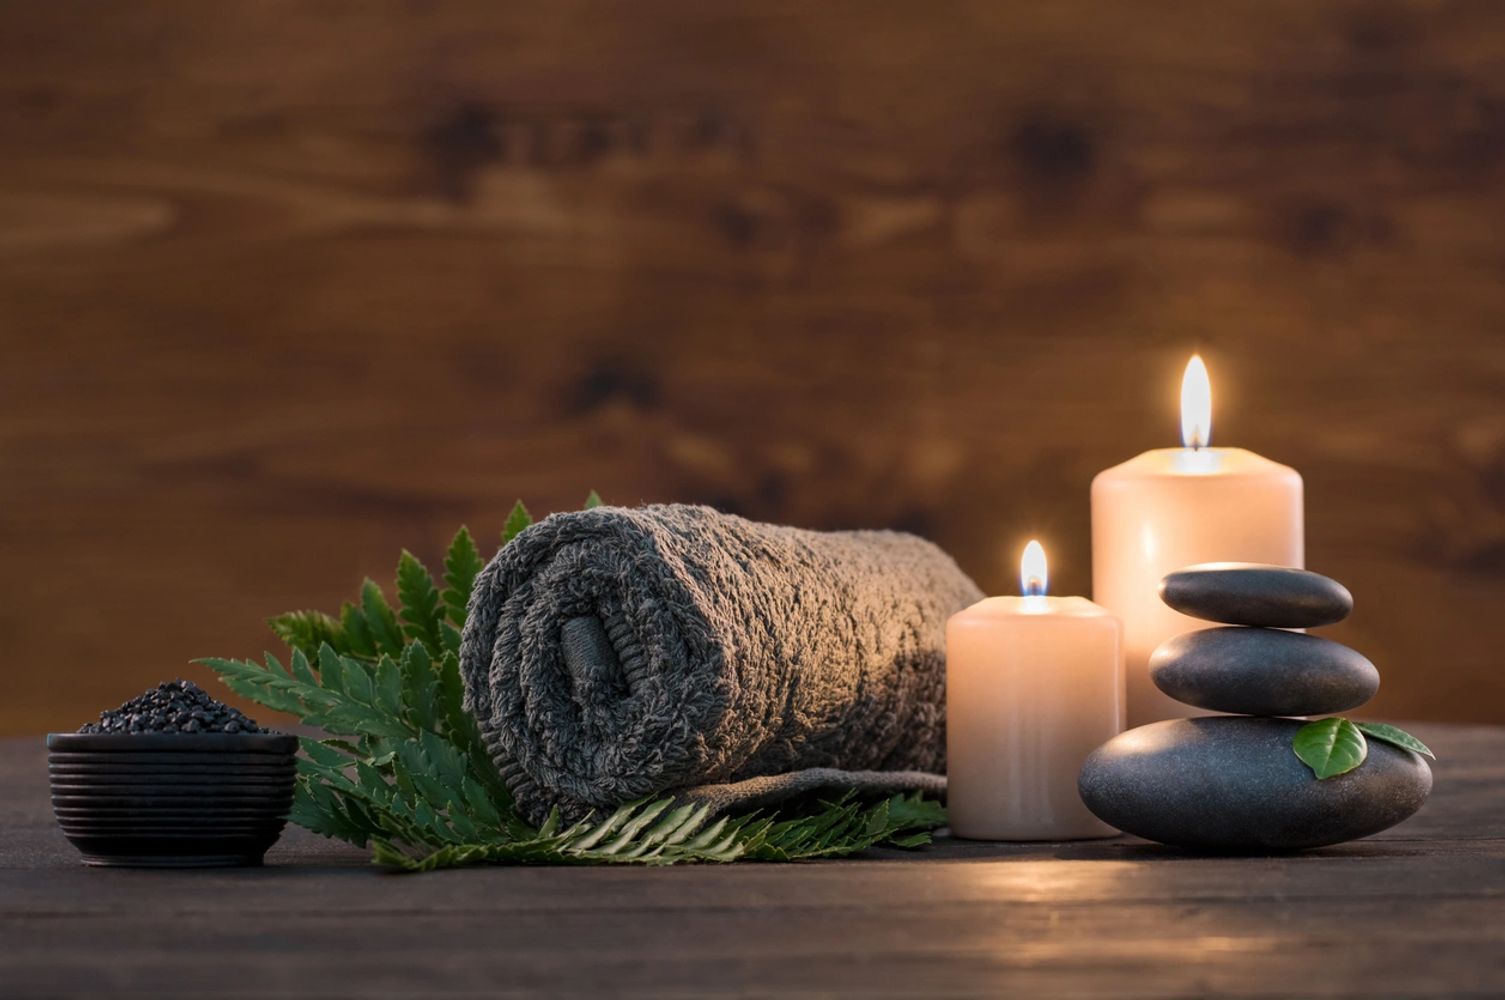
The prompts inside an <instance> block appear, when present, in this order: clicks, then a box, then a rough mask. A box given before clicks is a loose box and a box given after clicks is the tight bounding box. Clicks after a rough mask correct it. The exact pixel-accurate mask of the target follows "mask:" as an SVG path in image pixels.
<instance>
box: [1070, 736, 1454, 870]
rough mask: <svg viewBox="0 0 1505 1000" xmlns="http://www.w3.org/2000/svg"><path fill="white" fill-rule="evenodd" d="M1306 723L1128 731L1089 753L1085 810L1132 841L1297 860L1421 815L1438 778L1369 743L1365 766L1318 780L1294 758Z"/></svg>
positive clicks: (1415, 761) (1407, 755) (1421, 764)
mask: <svg viewBox="0 0 1505 1000" xmlns="http://www.w3.org/2000/svg"><path fill="white" fill-rule="evenodd" d="M1302 725H1304V723H1302V722H1300V721H1298V720H1294V719H1260V718H1249V717H1242V716H1218V717H1211V718H1201V719H1173V720H1169V721H1166V722H1156V723H1153V724H1151V725H1148V726H1140V727H1139V728H1138V729H1131V730H1129V731H1128V732H1126V733H1121V734H1120V735H1118V736H1116V737H1114V738H1113V739H1111V740H1109V741H1108V742H1107V743H1104V744H1103V745H1102V746H1100V747H1098V748H1097V749H1096V750H1095V751H1093V752H1092V755H1091V756H1089V757H1088V758H1087V762H1086V764H1085V765H1084V766H1083V768H1082V773H1081V778H1080V781H1079V789H1080V791H1081V793H1082V800H1083V801H1084V802H1086V804H1087V807H1088V808H1089V809H1091V810H1092V811H1093V812H1094V813H1096V814H1097V816H1098V817H1099V818H1101V819H1102V820H1104V821H1105V822H1107V823H1110V824H1112V825H1113V826H1116V827H1118V828H1119V829H1120V830H1123V831H1124V832H1125V833H1132V834H1134V835H1135V836H1139V837H1144V838H1146V839H1147V840H1157V841H1159V842H1161V843H1163V844H1174V845H1177V846H1181V847H1195V848H1204V849H1223V850H1254V851H1260V850H1299V849H1301V848H1308V847H1322V846H1325V845H1328V844H1337V843H1341V842H1342V841H1345V840H1353V839H1355V838H1356V837H1367V836H1369V835H1370V834H1373V833H1378V832H1379V831H1381V830H1384V829H1386V828H1387V827H1391V826H1394V825H1395V824H1397V823H1399V822H1400V821H1401V820H1404V819H1406V818H1407V817H1409V816H1410V815H1411V814H1413V813H1414V812H1416V810H1418V809H1420V808H1421V806H1422V803H1424V802H1425V801H1426V800H1427V794H1428V793H1429V792H1430V791H1431V790H1432V772H1431V770H1430V769H1429V768H1428V767H1427V765H1426V762H1425V761H1423V760H1422V759H1421V758H1420V757H1418V756H1417V755H1416V754H1414V753H1412V752H1411V751H1409V750H1401V749H1399V748H1397V747H1393V746H1390V745H1389V744H1386V743H1382V742H1380V741H1378V740H1371V741H1370V742H1369V758H1368V759H1367V760H1366V761H1365V762H1364V764H1363V766H1362V767H1359V768H1356V769H1355V770H1352V771H1350V772H1348V773H1347V774H1342V775H1339V776H1337V777H1335V778H1328V779H1326V780H1324V781H1318V780H1316V779H1314V778H1313V777H1312V772H1311V770H1310V769H1309V768H1308V767H1307V766H1306V765H1305V764H1303V763H1302V762H1301V760H1300V759H1299V758H1298V757H1297V756H1296V755H1295V754H1294V753H1292V752H1291V739H1292V737H1294V736H1295V735H1296V730H1298V729H1300V728H1301V727H1302Z"/></svg>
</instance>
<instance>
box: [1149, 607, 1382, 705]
mask: <svg viewBox="0 0 1505 1000" xmlns="http://www.w3.org/2000/svg"><path fill="white" fill-rule="evenodd" d="M1150 679H1151V680H1152V681H1154V682H1155V686H1156V687H1158V688H1159V689H1160V690H1162V691H1164V692H1165V693H1166V694H1168V695H1170V696H1171V697H1172V698H1175V699H1176V700H1177V701H1182V702H1185V703H1186V704H1188V705H1195V706H1197V707H1198V708H1206V709H1210V710H1211V711H1214V712H1232V713H1234V714H1236V715H1327V714H1329V713H1332V712H1343V711H1346V710H1348V709H1350V708H1357V707H1358V706H1360V705H1362V704H1364V703H1365V702H1366V701H1368V700H1369V699H1370V698H1373V697H1374V693H1375V692H1376V691H1378V690H1379V688H1380V672H1379V671H1378V670H1376V669H1375V667H1374V664H1373V663H1370V662H1369V660H1368V658H1367V657H1365V656H1364V655H1363V654H1362V653H1360V652H1358V651H1357V650H1354V649H1350V648H1348V647H1347V646H1345V645H1343V644H1342V643H1337V642H1333V641H1332V640H1330V639H1319V638H1318V637H1316V636H1314V635H1303V634H1302V633H1300V632H1285V631H1282V630H1280V629H1273V628H1246V627H1243V626H1233V627H1231V628H1209V629H1200V630H1198V631H1195V632H1184V633H1182V634H1181V635H1178V636H1174V637H1173V638H1171V639H1168V640H1166V641H1165V642H1164V643H1162V644H1161V645H1160V647H1159V648H1158V649H1156V650H1155V652H1154V653H1153V654H1152V655H1151V656H1150Z"/></svg>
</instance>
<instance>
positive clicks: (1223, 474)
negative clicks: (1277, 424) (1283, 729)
mask: <svg viewBox="0 0 1505 1000" xmlns="http://www.w3.org/2000/svg"><path fill="white" fill-rule="evenodd" d="M1181 438H1182V443H1183V447H1181V448H1159V449H1156V450H1154V451H1147V452H1145V453H1144V454H1142V455H1140V456H1138V457H1137V458H1133V459H1130V460H1129V461H1127V462H1124V463H1123V464H1122V465H1116V466H1114V467H1113V468H1111V469H1108V470H1106V471H1104V472H1100V473H1098V475H1097V478H1096V479H1094V480H1093V481H1092V596H1093V599H1094V600H1096V601H1097V602H1098V603H1099V604H1101V605H1103V606H1104V607H1106V608H1108V609H1109V610H1110V611H1112V612H1113V613H1114V614H1116V615H1118V617H1119V618H1120V619H1122V620H1123V629H1124V670H1125V680H1126V683H1127V692H1128V711H1129V725H1130V726H1142V725H1145V724H1147V723H1150V722H1156V721H1159V720H1161V719H1170V718H1182V717H1185V716H1188V715H1194V714H1204V713H1200V712H1199V711H1198V710H1197V709H1194V708H1191V707H1189V706H1187V705H1183V704H1181V703H1180V702H1177V701H1174V700H1172V699H1171V698H1169V697H1167V696H1166V695H1165V694H1163V693H1161V692H1160V690H1159V689H1157V688H1156V687H1155V686H1154V684H1153V683H1151V681H1150V677H1149V669H1148V665H1149V658H1150V654H1151V653H1152V652H1154V650H1155V647H1156V646H1158V645H1160V643H1161V642H1163V641H1165V640H1166V639H1169V638H1170V637H1171V636H1173V635H1176V634H1178V633H1180V632H1186V631H1189V630H1191V629H1195V628H1209V627H1211V626H1212V625H1213V624H1214V623H1213V622H1205V621H1199V620H1197V619H1194V618H1188V617H1187V616H1185V615H1182V614H1179V613H1178V612H1175V611H1172V610H1171V609H1170V608H1168V607H1166V606H1165V604H1164V603H1162V602H1161V600H1160V596H1159V587H1160V580H1161V578H1162V577H1164V576H1165V575H1166V574H1167V573H1170V572H1171V571H1173V570H1177V569H1180V568H1182V567H1183V566H1189V565H1192V564H1194V563H1205V562H1255V563H1272V564H1275V565H1278V566H1302V565H1304V564H1305V543H1304V534H1303V520H1302V483H1301V476H1300V475H1299V474H1298V473H1297V472H1296V470H1294V469H1291V468H1289V467H1287V466H1284V465H1281V464H1279V463H1278V462H1272V461H1270V460H1269V459H1267V458H1263V457H1261V456H1259V455H1256V454H1254V453H1253V452H1251V451H1245V450H1244V449H1242V448H1212V447H1209V445H1210V443H1211V440H1212V390H1211V383H1210V380H1209V379H1208V375H1207V368H1206V366H1205V365H1204V364H1203V363H1202V359H1201V358H1200V357H1198V356H1196V355H1193V356H1192V359H1191V361H1190V362H1189V363H1188V364H1187V366H1186V373H1185V375H1184V376H1183V378H1182V383H1181Z"/></svg>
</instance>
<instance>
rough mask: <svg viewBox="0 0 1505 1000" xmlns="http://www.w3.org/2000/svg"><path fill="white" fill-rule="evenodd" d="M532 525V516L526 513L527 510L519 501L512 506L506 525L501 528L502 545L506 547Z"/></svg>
mask: <svg viewBox="0 0 1505 1000" xmlns="http://www.w3.org/2000/svg"><path fill="white" fill-rule="evenodd" d="M532 523H533V515H532V514H529V513H528V508H526V507H524V506H523V502H522V501H521V500H519V501H518V502H517V503H515V504H513V505H512V513H510V514H508V515H507V523H506V524H504V525H503V526H502V544H503V545H506V544H507V543H508V542H510V541H512V539H514V538H516V537H517V536H518V535H521V534H522V533H523V529H524V528H527V527H528V526H529V525H530V524H532Z"/></svg>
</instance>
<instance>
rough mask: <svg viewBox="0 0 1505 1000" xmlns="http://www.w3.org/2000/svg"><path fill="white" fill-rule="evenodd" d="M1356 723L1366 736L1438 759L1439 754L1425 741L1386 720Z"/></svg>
mask: <svg viewBox="0 0 1505 1000" xmlns="http://www.w3.org/2000/svg"><path fill="white" fill-rule="evenodd" d="M1354 725H1356V726H1358V727H1359V729H1360V730H1361V731H1362V732H1363V733H1364V734H1365V735H1366V736H1372V737H1373V738H1374V739H1377V740H1379V741H1381V742H1382V743H1389V744H1390V745H1391V746H1397V747H1400V748H1401V749H1402V750H1410V751H1411V752H1412V753H1419V754H1421V755H1422V756H1423V757H1431V758H1432V759H1433V760H1436V759H1437V755H1436V754H1434V753H1433V752H1432V751H1431V749H1430V748H1428V746H1427V745H1426V744H1425V743H1423V742H1422V741H1421V740H1419V739H1417V738H1416V737H1415V736H1412V735H1411V734H1410V733H1408V732H1406V731H1405V730H1404V729H1401V728H1400V727H1399V726H1392V725H1389V724H1387V723H1384V722H1355V723H1354Z"/></svg>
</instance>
